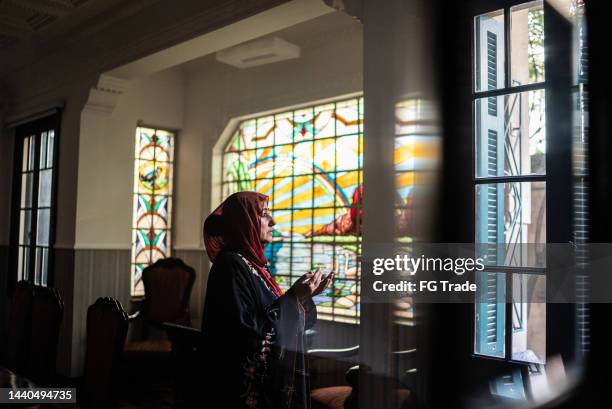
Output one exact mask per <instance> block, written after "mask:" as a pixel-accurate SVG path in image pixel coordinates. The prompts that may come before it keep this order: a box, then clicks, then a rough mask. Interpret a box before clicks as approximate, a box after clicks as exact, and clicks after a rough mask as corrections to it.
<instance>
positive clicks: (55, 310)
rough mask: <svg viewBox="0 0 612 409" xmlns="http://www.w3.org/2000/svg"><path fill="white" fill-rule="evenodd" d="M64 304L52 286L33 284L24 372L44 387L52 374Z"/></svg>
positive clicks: (53, 374)
mask: <svg viewBox="0 0 612 409" xmlns="http://www.w3.org/2000/svg"><path fill="white" fill-rule="evenodd" d="M63 313H64V303H63V302H62V299H61V297H60V295H59V293H58V292H57V290H56V289H55V288H51V287H40V286H34V297H33V298H32V312H31V317H32V319H31V321H30V331H29V334H28V342H27V351H28V357H27V360H26V368H25V371H24V373H25V375H26V376H27V377H28V378H30V379H32V380H33V381H34V382H35V383H36V384H38V385H40V386H44V385H46V384H48V383H49V382H50V381H51V380H52V378H53V377H54V376H55V363H56V360H57V343H58V338H59V330H60V325H61V323H62V316H63Z"/></svg>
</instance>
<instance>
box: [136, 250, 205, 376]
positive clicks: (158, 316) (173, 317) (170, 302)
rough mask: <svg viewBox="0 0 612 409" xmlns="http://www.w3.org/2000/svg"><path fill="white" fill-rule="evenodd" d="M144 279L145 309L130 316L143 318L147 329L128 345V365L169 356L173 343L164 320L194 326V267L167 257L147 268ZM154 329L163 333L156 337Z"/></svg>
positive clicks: (141, 363) (138, 364)
mask: <svg viewBox="0 0 612 409" xmlns="http://www.w3.org/2000/svg"><path fill="white" fill-rule="evenodd" d="M142 280H143V283H144V289H145V297H144V300H143V302H142V308H141V310H139V311H137V312H136V313H135V314H133V315H131V316H130V317H129V319H130V321H131V322H135V321H138V320H140V321H141V322H142V324H143V331H142V333H141V336H140V339H137V340H134V341H130V342H128V343H127V344H126V346H125V352H126V361H128V366H143V365H147V363H152V361H154V360H155V359H158V358H161V359H163V358H162V357H160V356H159V355H165V356H169V354H170V352H171V350H172V345H171V343H170V341H169V340H168V339H167V336H166V335H165V333H163V324H164V323H175V324H180V325H185V326H191V318H190V311H189V299H190V296H191V290H192V288H193V283H194V282H195V270H194V269H193V268H191V267H189V266H188V265H187V264H185V263H184V262H183V260H181V259H179V258H166V259H162V260H158V261H157V262H155V263H154V264H152V265H150V266H148V267H147V268H145V269H144V271H143V273H142ZM151 329H157V330H159V331H161V334H160V335H159V336H157V337H153V336H152V335H153V334H152V331H151ZM154 355H156V356H154Z"/></svg>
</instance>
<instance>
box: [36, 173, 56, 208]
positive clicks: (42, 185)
mask: <svg viewBox="0 0 612 409" xmlns="http://www.w3.org/2000/svg"><path fill="white" fill-rule="evenodd" d="M52 176H53V170H52V169H46V170H43V171H41V172H40V176H39V179H38V207H50V206H51V181H52Z"/></svg>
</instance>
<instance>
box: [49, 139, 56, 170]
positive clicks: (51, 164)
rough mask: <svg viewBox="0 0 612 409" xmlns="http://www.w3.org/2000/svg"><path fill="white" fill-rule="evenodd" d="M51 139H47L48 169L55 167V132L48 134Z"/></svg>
mask: <svg viewBox="0 0 612 409" xmlns="http://www.w3.org/2000/svg"><path fill="white" fill-rule="evenodd" d="M48 136H49V138H48V139H47V167H48V168H50V167H52V166H53V152H54V151H53V141H54V138H55V131H54V130H50V131H49V133H48Z"/></svg>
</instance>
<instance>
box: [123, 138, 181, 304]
mask: <svg viewBox="0 0 612 409" xmlns="http://www.w3.org/2000/svg"><path fill="white" fill-rule="evenodd" d="M174 136H175V135H174V133H172V132H169V131H165V130H161V129H154V128H146V127H138V128H136V151H135V160H134V208H133V209H134V210H133V219H132V220H133V221H132V275H131V278H132V280H131V294H132V296H142V295H144V286H143V283H142V270H144V268H145V267H147V266H148V265H150V264H153V263H155V262H156V261H157V260H159V259H162V258H166V257H169V256H170V244H171V243H170V240H171V229H172V220H171V214H172V176H173V159H174V158H173V154H174Z"/></svg>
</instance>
